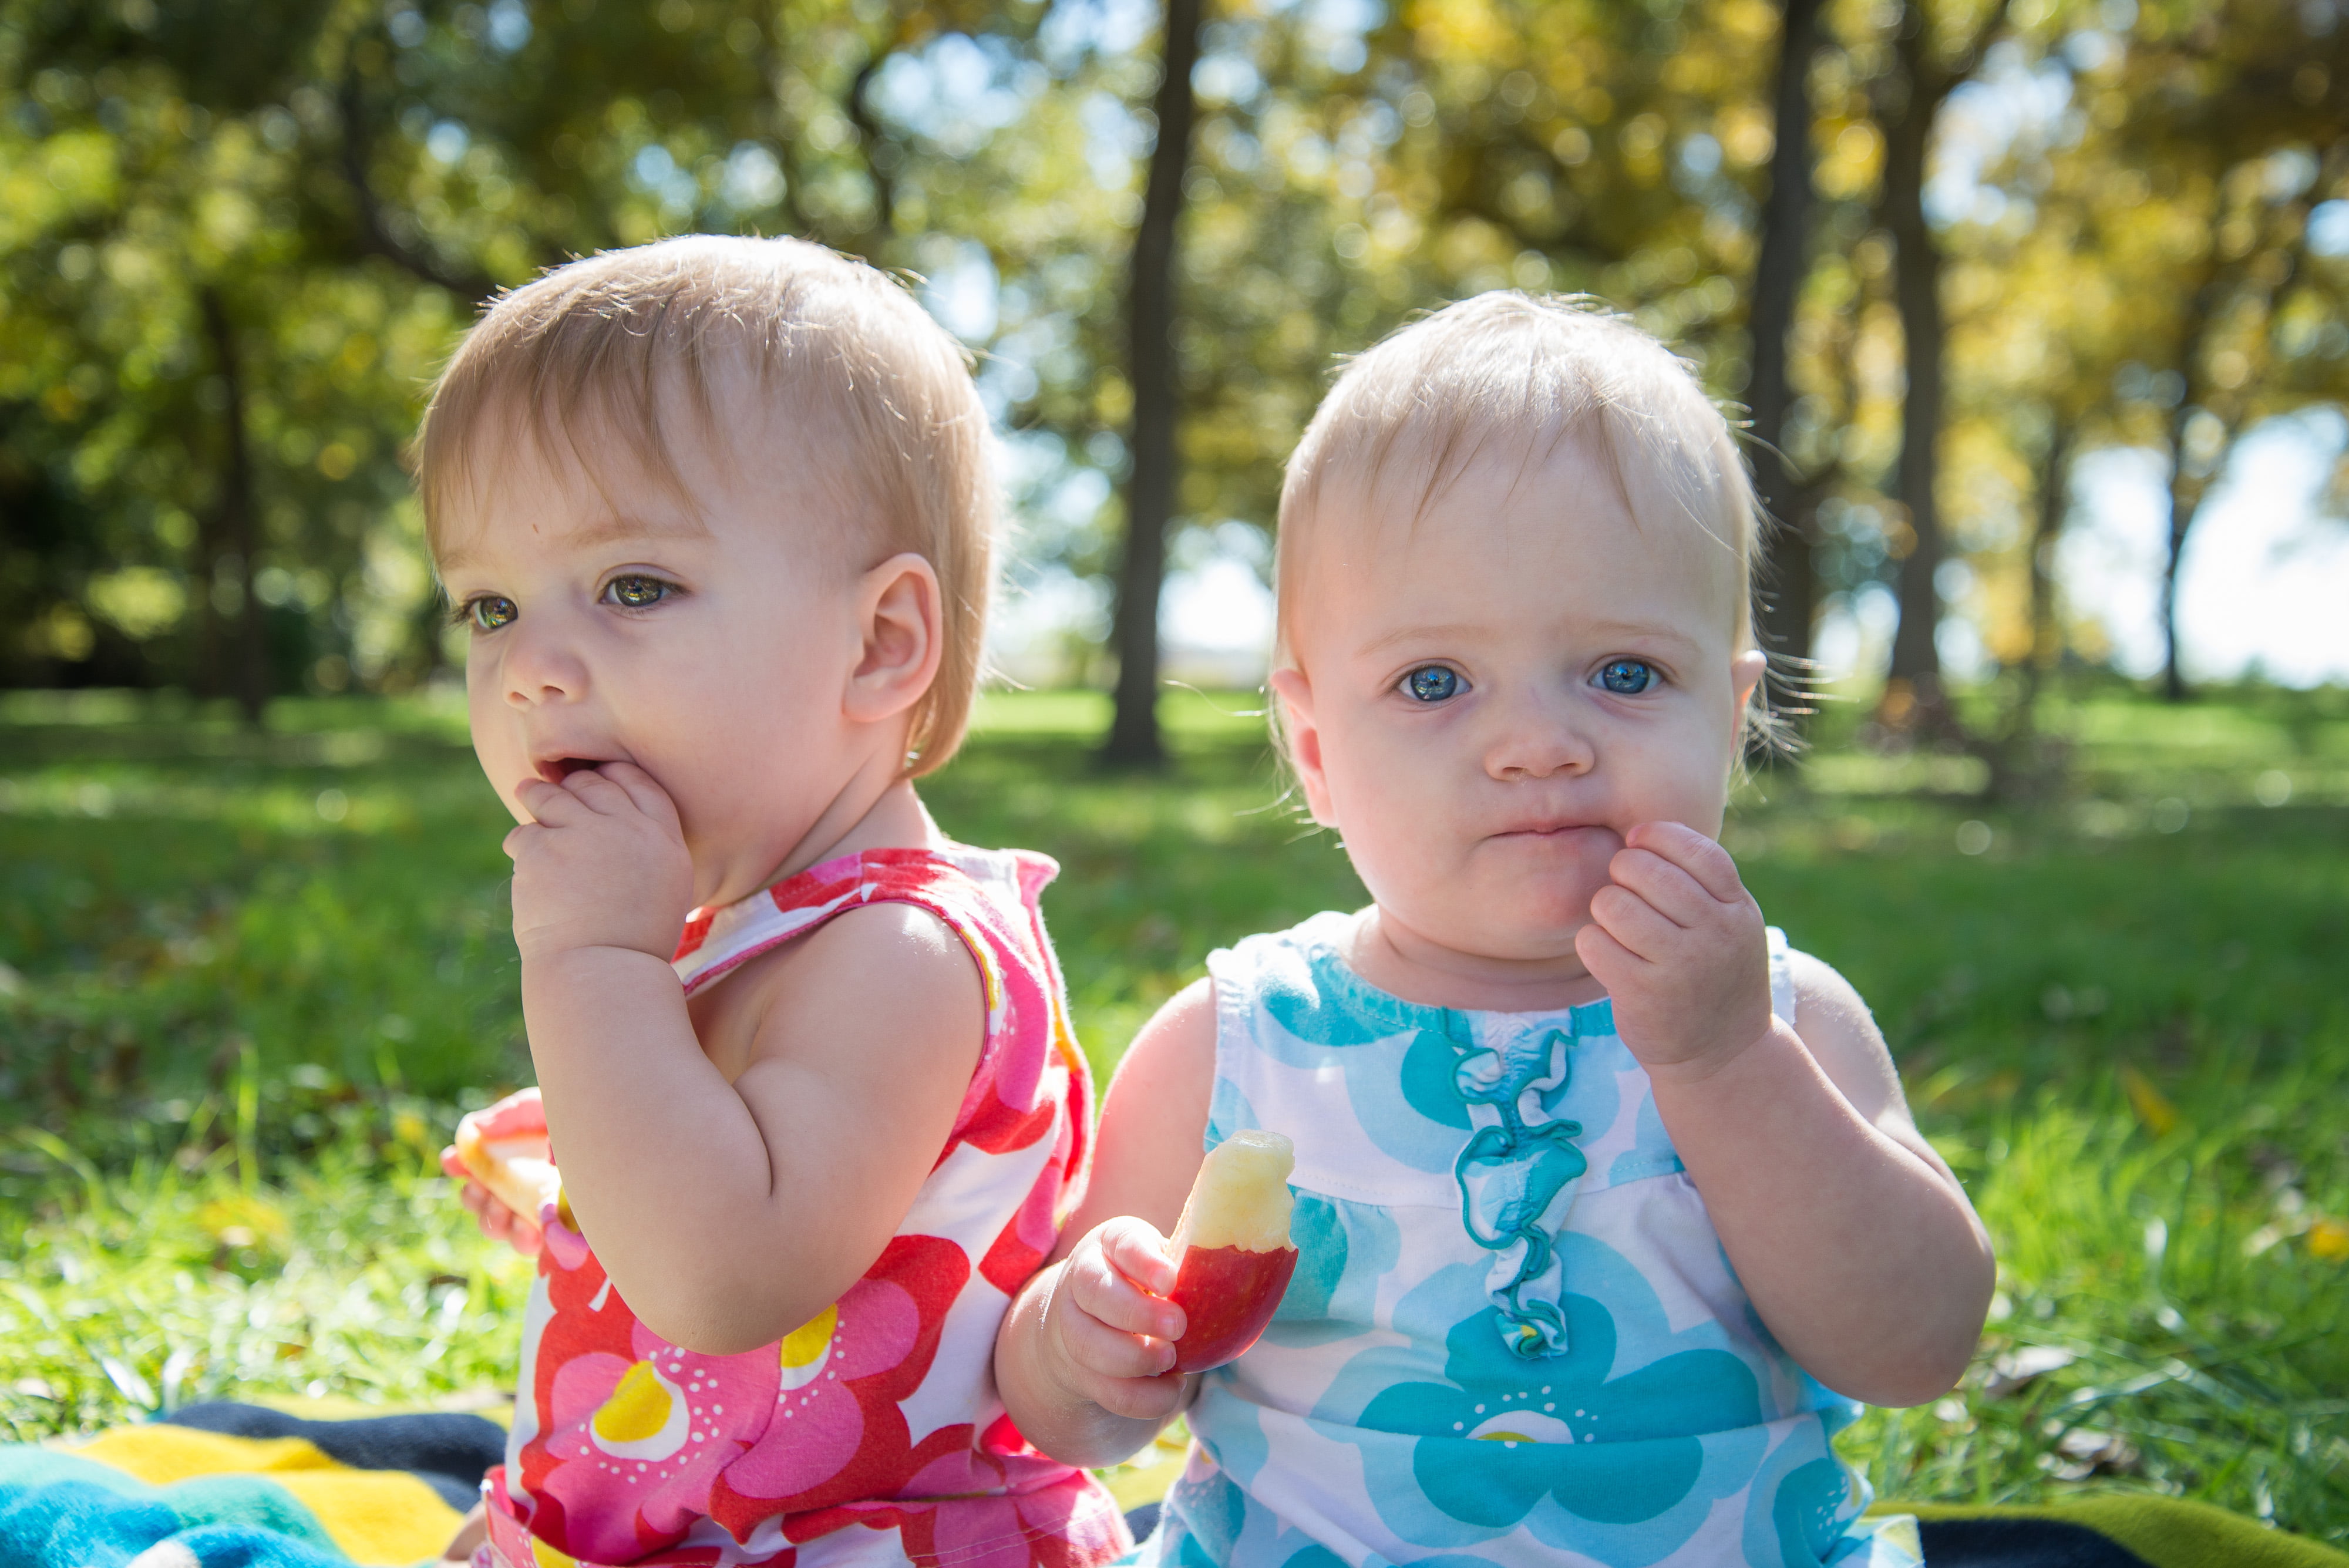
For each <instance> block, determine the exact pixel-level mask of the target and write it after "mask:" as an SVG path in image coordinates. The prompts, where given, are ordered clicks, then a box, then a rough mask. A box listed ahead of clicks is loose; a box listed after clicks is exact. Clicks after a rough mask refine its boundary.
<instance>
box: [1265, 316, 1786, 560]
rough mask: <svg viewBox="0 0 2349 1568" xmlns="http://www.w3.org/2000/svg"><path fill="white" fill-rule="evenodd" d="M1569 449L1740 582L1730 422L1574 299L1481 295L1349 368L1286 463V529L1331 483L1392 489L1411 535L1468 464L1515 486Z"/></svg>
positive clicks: (1658, 356)
mask: <svg viewBox="0 0 2349 1568" xmlns="http://www.w3.org/2000/svg"><path fill="white" fill-rule="evenodd" d="M1568 441H1588V442H1589V443H1590V445H1591V447H1592V449H1593V450H1594V452H1596V453H1597V454H1598V455H1599V457H1600V459H1601V460H1602V465H1603V466H1604V467H1605V469H1606V470H1607V472H1608V473H1609V478H1610V481H1611V483H1613V484H1614V486H1615V489H1616V493H1617V494H1618V496H1619V498H1620V499H1621V500H1622V502H1623V504H1624V505H1625V507H1626V508H1627V509H1628V510H1629V511H1630V513H1631V514H1632V515H1633V517H1635V518H1637V519H1639V520H1640V521H1641V523H1642V524H1645V523H1648V522H1650V521H1651V520H1653V521H1661V519H1662V518H1663V517H1665V516H1671V517H1677V518H1684V519H1686V520H1688V521H1691V522H1693V523H1695V524H1697V525H1698V526H1699V527H1700V528H1702V530H1703V531H1704V532H1705V533H1706V534H1707V535H1709V536H1711V537H1712V538H1713V539H1714V540H1715V541H1716V542H1717V543H1719V544H1720V545H1723V547H1724V548H1726V549H1728V550H1729V551H1731V552H1732V553H1733V555H1734V556H1735V557H1736V559H1737V561H1738V563H1739V566H1740V568H1741V573H1742V574H1750V570H1751V565H1752V560H1753V556H1754V539H1755V520H1754V504H1753V492H1752V485H1751V483H1750V481H1749V480H1748V479H1747V477H1746V474H1745V470H1744V462H1743V460H1742V459H1741V458H1740V456H1739V454H1738V451H1737V447H1736V444H1735V441H1733V438H1732V437H1731V434H1730V431H1729V427H1728V424H1727V422H1726V421H1724V420H1723V417H1722V414H1721V412H1720V410H1717V409H1715V408H1714V407H1713V404H1712V402H1711V401H1710V400H1708V399H1707V398H1706V397H1705V395H1704V392H1703V390H1702V389H1701V388H1700V387H1699V386H1698V385H1697V382H1696V379H1695V377H1694V375H1693V373H1692V371H1691V369H1690V368H1689V367H1688V366H1687V365H1685V364H1684V363H1683V362H1682V360H1680V359H1679V358H1677V357H1675V356H1674V355H1673V354H1672V352H1671V350H1670V349H1669V348H1665V347H1664V346H1663V345H1662V344H1661V343H1660V342H1658V341H1657V340H1656V339H1655V338H1654V337H1651V336H1649V335H1648V334H1647V333H1646V332H1644V331H1642V330H1640V327H1637V326H1635V325H1634V324H1633V323H1632V322H1631V321H1630V319H1629V318H1628V317H1622V316H1619V315H1617V314H1615V313H1613V312H1611V311H1609V310H1608V309H1606V308H1605V307H1604V306H1601V305H1600V304H1599V303H1598V302H1597V301H1594V300H1590V299H1588V298H1585V297H1551V298H1543V299H1537V298H1534V297H1532V296H1526V295H1522V294H1516V293H1513V292H1512V293H1498V294H1489V295H1483V296H1478V297H1476V298H1475V299H1470V300H1465V301H1463V302H1462V303H1460V304H1457V305H1454V306H1448V307H1446V308H1445V309H1444V310H1441V311H1438V312H1436V313H1434V314H1433V315H1432V316H1428V317H1423V318H1422V319H1420V320H1419V321H1417V322H1414V323H1413V324H1412V325H1410V326H1408V327H1403V328H1402V329H1401V330H1400V331H1398V332H1396V333H1395V334H1394V335H1393V336H1392V337H1388V338H1387V339H1385V340H1384V341H1383V342H1381V343H1380V344H1378V345H1377V346H1376V347H1374V348H1371V349H1370V350H1369V351H1368V352H1366V353H1364V354H1361V355H1360V356H1358V357H1357V358H1354V359H1353V360H1352V361H1351V362H1350V363H1349V364H1348V365H1347V366H1346V367H1345V369H1343V371H1342V372H1341V373H1340V376H1339V378H1338V381H1337V385H1336V386H1334V387H1333V388H1332V389H1330V396H1329V398H1328V399H1327V400H1325V401H1324V403H1323V405H1322V407H1321V409H1320V410H1319V412H1318V413H1317V414H1316V415H1315V416H1314V419H1313V421H1312V424H1311V425H1310V426H1309V428H1308V430H1307V431H1306V434H1305V437H1304V439H1303V441H1301V442H1300V443H1299V448H1298V452H1297V453H1296V455H1295V457H1294V458H1293V459H1292V460H1291V464H1290V470H1289V473H1288V483H1287V484H1286V485H1285V486H1284V490H1283V494H1282V497H1281V521H1282V525H1283V527H1284V529H1287V528H1288V527H1290V526H1291V525H1292V524H1293V523H1296V522H1301V521H1302V520H1303V519H1304V518H1305V517H1306V516H1307V515H1309V514H1310V513H1311V512H1312V510H1313V506H1314V503H1315V501H1316V500H1317V499H1318V498H1319V493H1320V491H1321V489H1322V487H1323V486H1324V485H1326V484H1330V483H1345V484H1347V485H1349V486H1350V487H1359V488H1360V489H1361V491H1363V492H1365V493H1369V492H1392V491H1393V490H1400V492H1401V493H1402V497H1405V498H1408V499H1409V501H1410V503H1411V504H1410V507H1409V509H1408V511H1407V512H1405V513H1404V515H1406V516H1408V517H1410V518H1411V519H1412V520H1413V523H1414V524H1415V523H1416V521H1417V520H1418V519H1420V518H1422V517H1423V516H1424V515H1425V514H1426V512H1427V510H1428V508H1429V507H1431V506H1433V504H1435V503H1436V502H1437V501H1438V500H1439V499H1440V498H1441V497H1442V496H1443V495H1444V493H1445V491H1447V490H1448V489H1449V488H1450V487H1451V486H1452V485H1454V484H1455V483H1458V482H1459V480H1460V478H1461V476H1462V475H1463V474H1464V473H1465V472H1468V471H1469V470H1470V469H1471V468H1472V467H1474V466H1476V465H1479V464H1482V463H1486V462H1504V463H1509V464H1512V465H1514V466H1515V467H1516V469H1517V471H1518V472H1519V475H1520V477H1521V478H1522V477H1523V476H1525V475H1527V474H1530V473H1531V472H1534V471H1535V470H1537V469H1538V468H1539V467H1540V466H1541V465H1542V464H1543V463H1544V462H1547V460H1548V459H1549V458H1550V457H1551V456H1552V455H1553V454H1554V453H1555V452H1557V450H1558V448H1559V447H1561V446H1562V445H1564V444H1565V443H1567V442H1568Z"/></svg>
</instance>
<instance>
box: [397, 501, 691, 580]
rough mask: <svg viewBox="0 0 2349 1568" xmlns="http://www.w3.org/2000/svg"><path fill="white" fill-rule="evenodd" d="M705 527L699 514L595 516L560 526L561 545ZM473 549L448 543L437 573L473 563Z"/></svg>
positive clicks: (682, 533) (685, 535) (677, 534)
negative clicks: (669, 518)
mask: <svg viewBox="0 0 2349 1568" xmlns="http://www.w3.org/2000/svg"><path fill="white" fill-rule="evenodd" d="M708 537H709V527H708V525H707V524H703V523H702V522H701V520H700V519H699V518H689V519H678V520H677V521H674V522H663V523H654V522H650V521H647V519H645V518H643V517H637V516H626V517H619V516H611V515H608V514H607V515H605V516H602V517H598V518H597V519H595V521H594V522H591V523H583V524H580V525H579V526H578V527H576V528H567V529H565V530H564V532H563V534H562V535H561V538H562V542H563V543H564V545H570V546H572V547H574V548H577V549H590V548H593V547H594V546H595V545H612V544H618V543H621V542H624V541H626V540H630V539H701V538H708ZM474 555H475V553H474V552H473V551H472V550H470V549H468V548H466V547H465V546H464V545H451V546H450V548H448V549H445V550H443V551H441V552H440V560H439V565H440V575H441V576H444V577H445V576H450V574H451V573H455V572H460V571H462V570H463V569H464V568H466V567H467V566H471V565H472V564H473V561H474Z"/></svg>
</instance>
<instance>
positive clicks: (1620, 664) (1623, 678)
mask: <svg viewBox="0 0 2349 1568" xmlns="http://www.w3.org/2000/svg"><path fill="white" fill-rule="evenodd" d="M1655 679H1656V672H1655V670H1653V669H1651V668H1650V667H1649V665H1648V662H1647V660H1645V659H1609V660H1608V661H1607V662H1606V664H1605V665H1604V666H1602V667H1601V668H1600V670H1599V684H1600V685H1601V686H1604V687H1605V688H1607V690H1608V691H1612V692H1614V693H1615V694H1616V695H1617V696H1619V697H1636V696H1638V695H1639V694H1640V692H1642V691H1646V690H1647V689H1648V688H1649V687H1650V686H1651V685H1652V684H1653V683H1654V681H1655Z"/></svg>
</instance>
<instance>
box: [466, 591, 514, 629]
mask: <svg viewBox="0 0 2349 1568" xmlns="http://www.w3.org/2000/svg"><path fill="white" fill-rule="evenodd" d="M520 614H522V611H521V610H519V609H517V608H516V607H514V602H513V600H512V599H509V598H501V597H499V596H497V595H496V594H483V595H482V596H481V597H479V598H477V599H469V600H467V601H466V603H465V618H466V619H468V620H470V621H471V622H472V623H473V629H474V630H476V631H495V630H497V629H498V628H500V627H502V626H505V625H507V624H508V623H510V622H511V621H512V619H513V618H515V617H516V616H518V615H520Z"/></svg>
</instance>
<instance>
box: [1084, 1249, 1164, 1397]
mask: <svg viewBox="0 0 2349 1568" xmlns="http://www.w3.org/2000/svg"><path fill="white" fill-rule="evenodd" d="M1072 1282H1073V1276H1071V1277H1069V1278H1064V1279H1063V1281H1062V1282H1061V1287H1062V1289H1064V1290H1065V1289H1068V1288H1069V1287H1070V1285H1071V1283H1072ZM1070 1305H1071V1309H1072V1310H1071V1311H1069V1312H1068V1313H1066V1314H1063V1315H1062V1319H1061V1352H1062V1353H1063V1354H1064V1355H1067V1356H1068V1358H1069V1360H1070V1361H1071V1363H1073V1364H1074V1365H1075V1366H1077V1367H1078V1368H1079V1369H1081V1371H1084V1372H1087V1373H1090V1374H1091V1375H1092V1376H1093V1377H1095V1378H1107V1379H1110V1380H1112V1381H1117V1380H1122V1379H1125V1378H1132V1377H1157V1376H1162V1375H1164V1373H1167V1372H1170V1371H1172V1370H1173V1369H1174V1342H1173V1341H1171V1340H1168V1339H1164V1338H1160V1337H1154V1336H1152V1335H1149V1334H1140V1333H1130V1332H1128V1331H1126V1330H1123V1329H1120V1328H1115V1327H1112V1326H1111V1325H1110V1324H1106V1323H1104V1322H1102V1320H1101V1319H1100V1318H1099V1317H1097V1316H1095V1315H1094V1314H1092V1312H1091V1311H1090V1310H1086V1309H1082V1308H1081V1307H1079V1306H1078V1304H1077V1303H1076V1301H1075V1298H1074V1297H1073V1295H1072V1296H1071V1300H1070ZM1093 1397H1094V1398H1095V1399H1099V1398H1100V1395H1099V1394H1098V1393H1095V1394H1094V1396H1093Z"/></svg>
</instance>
